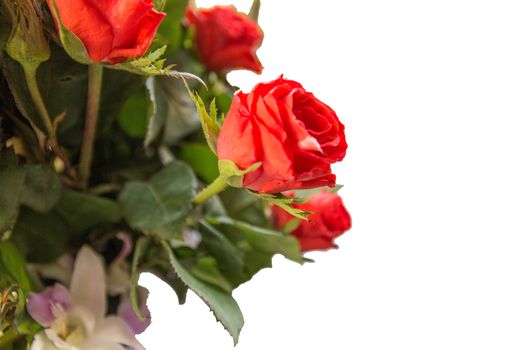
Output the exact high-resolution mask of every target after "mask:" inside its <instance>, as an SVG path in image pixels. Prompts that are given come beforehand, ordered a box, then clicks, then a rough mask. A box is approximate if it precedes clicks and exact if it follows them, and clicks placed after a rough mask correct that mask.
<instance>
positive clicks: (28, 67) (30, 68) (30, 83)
mask: <svg viewBox="0 0 525 350" xmlns="http://www.w3.org/2000/svg"><path fill="white" fill-rule="evenodd" d="M38 66H39V65H38V64H36V65H35V64H23V65H22V67H23V68H24V74H25V78H26V82H27V88H28V90H29V94H30V95H31V98H32V99H33V102H34V104H35V106H36V109H37V111H38V114H39V115H40V119H41V120H42V122H43V123H44V127H45V130H46V133H47V137H48V141H47V145H48V146H49V148H50V149H51V151H53V153H55V155H56V156H57V157H59V158H60V159H62V161H63V162H64V165H65V167H66V169H67V171H68V174H69V176H71V177H73V178H75V177H76V172H75V170H74V169H73V167H72V166H71V164H70V163H69V159H67V157H66V156H65V154H64V152H62V150H61V149H60V147H59V146H58V141H57V136H56V133H55V128H54V127H53V123H52V122H51V118H50V117H49V113H48V112H47V108H46V105H45V103H44V99H43V98H42V94H41V93H40V89H39V88H38V81H37V78H36V71H37V69H38ZM31 125H32V126H33V128H34V129H35V132H36V133H37V135H38V133H39V132H40V133H41V131H39V130H40V129H37V127H36V126H34V125H33V123H31Z"/></svg>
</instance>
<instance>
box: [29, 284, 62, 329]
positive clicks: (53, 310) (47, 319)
mask: <svg viewBox="0 0 525 350" xmlns="http://www.w3.org/2000/svg"><path fill="white" fill-rule="evenodd" d="M70 307H71V296H70V295H69V292H68V290H67V289H66V288H65V287H64V286H63V285H61V284H59V283H56V284H55V285H54V286H53V287H49V288H47V289H46V290H44V291H43V292H41V293H31V294H29V298H28V302H27V311H28V312H29V315H31V317H32V318H33V319H34V320H35V321H37V322H38V323H40V324H41V325H42V326H44V327H49V326H50V325H51V323H53V321H54V320H55V319H56V318H57V316H58V315H57V311H59V310H67V309H69V308H70Z"/></svg>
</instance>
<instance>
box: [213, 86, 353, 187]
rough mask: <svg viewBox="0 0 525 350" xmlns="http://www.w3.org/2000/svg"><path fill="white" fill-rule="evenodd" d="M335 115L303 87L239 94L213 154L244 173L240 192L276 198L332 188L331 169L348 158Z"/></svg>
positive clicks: (277, 87) (342, 130)
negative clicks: (285, 193)
mask: <svg viewBox="0 0 525 350" xmlns="http://www.w3.org/2000/svg"><path fill="white" fill-rule="evenodd" d="M346 148H347V144H346V140H345V134H344V126H343V124H341V122H340V121H339V119H338V118H337V115H336V114H335V112H334V111H333V110H332V109H331V108H330V107H328V106H327V105H326V104H324V103H323V102H321V101H319V100H318V99H317V98H315V96H314V95H313V94H312V93H310V92H307V91H305V90H304V89H303V87H302V86H301V84H299V83H297V82H295V81H292V80H286V79H283V78H282V77H280V78H278V79H277V80H274V81H271V82H269V83H261V84H258V85H257V86H255V88H254V89H253V90H252V91H251V92H250V93H249V94H245V93H243V92H238V93H237V94H236V95H235V96H234V98H233V102H232V105H231V107H230V110H229V112H228V115H227V116H226V118H225V120H224V124H223V125H222V128H221V130H220V134H219V137H218V140H217V154H218V157H219V159H220V160H227V161H230V162H233V163H234V164H235V165H236V166H237V167H238V168H239V169H241V170H245V169H247V168H249V167H250V166H252V165H254V164H255V163H261V165H260V166H259V167H258V168H257V169H255V170H254V171H251V172H249V173H248V174H246V175H245V176H244V178H243V180H242V185H243V187H246V188H248V189H250V190H253V191H256V192H260V193H277V192H283V191H287V190H292V189H308V188H315V187H321V186H330V187H333V186H334V185H335V175H334V174H332V170H331V167H330V165H331V164H332V163H334V162H337V161H340V160H342V159H343V158H344V156H345V153H346Z"/></svg>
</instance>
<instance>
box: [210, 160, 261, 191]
mask: <svg viewBox="0 0 525 350" xmlns="http://www.w3.org/2000/svg"><path fill="white" fill-rule="evenodd" d="M218 165H219V173H220V174H221V176H222V177H223V178H224V179H225V180H226V182H227V183H228V185H230V186H232V187H237V188H241V187H243V179H244V175H246V174H248V173H250V172H252V171H254V170H256V169H257V168H259V167H260V166H261V165H262V163H261V162H257V163H254V164H252V165H250V166H249V167H248V168H246V169H245V170H241V169H239V168H238V167H237V165H236V164H235V163H234V162H232V161H231V160H227V159H220V160H219V163H218Z"/></svg>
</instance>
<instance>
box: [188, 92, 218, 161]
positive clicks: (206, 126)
mask: <svg viewBox="0 0 525 350" xmlns="http://www.w3.org/2000/svg"><path fill="white" fill-rule="evenodd" d="M186 88H187V90H188V93H189V94H190V97H191V99H192V100H193V103H195V106H196V107H197V111H198V112H199V118H200V121H201V125H202V131H203V132H204V136H205V137H206V142H208V146H210V149H211V150H212V151H213V153H215V154H217V139H218V137H219V133H220V131H221V127H220V125H219V121H218V120H217V108H216V106H215V100H212V102H211V104H210V113H208V111H207V110H206V106H205V105H204V102H203V101H202V98H201V97H200V96H199V94H198V93H196V92H193V91H191V90H190V88H189V86H188V85H187V84H186Z"/></svg>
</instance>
